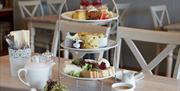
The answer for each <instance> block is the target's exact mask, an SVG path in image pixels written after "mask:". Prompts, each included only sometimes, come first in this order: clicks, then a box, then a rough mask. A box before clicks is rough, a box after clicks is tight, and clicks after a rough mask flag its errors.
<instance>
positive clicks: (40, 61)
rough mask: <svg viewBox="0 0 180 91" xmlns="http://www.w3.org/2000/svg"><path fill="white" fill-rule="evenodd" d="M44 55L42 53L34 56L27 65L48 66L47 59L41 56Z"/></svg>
mask: <svg viewBox="0 0 180 91" xmlns="http://www.w3.org/2000/svg"><path fill="white" fill-rule="evenodd" d="M41 57H42V56H41V55H35V56H33V57H32V59H31V61H29V62H28V63H27V64H26V67H27V68H36V69H37V68H46V67H48V63H50V61H49V62H47V61H45V59H42V58H41Z"/></svg>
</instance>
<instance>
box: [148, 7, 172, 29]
mask: <svg viewBox="0 0 180 91" xmlns="http://www.w3.org/2000/svg"><path fill="white" fill-rule="evenodd" d="M150 10H151V14H152V17H153V22H154V27H155V28H159V27H163V25H164V23H165V20H167V24H170V23H171V22H170V18H169V13H168V10H167V7H166V5H158V6H151V7H150Z"/></svg>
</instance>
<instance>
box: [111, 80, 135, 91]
mask: <svg viewBox="0 0 180 91" xmlns="http://www.w3.org/2000/svg"><path fill="white" fill-rule="evenodd" d="M111 88H112V91H134V88H135V87H134V86H133V85H132V84H129V83H125V82H119V83H114V84H112V87H111Z"/></svg>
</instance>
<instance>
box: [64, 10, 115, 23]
mask: <svg viewBox="0 0 180 91" xmlns="http://www.w3.org/2000/svg"><path fill="white" fill-rule="evenodd" d="M74 12H75V11H68V12H64V13H62V14H61V17H62V18H63V19H66V20H70V21H76V22H84V23H104V22H110V21H112V20H116V19H118V16H117V14H115V13H114V15H113V16H114V17H112V18H109V19H103V20H77V19H72V14H73V13H74Z"/></svg>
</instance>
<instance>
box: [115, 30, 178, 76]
mask: <svg viewBox="0 0 180 91" xmlns="http://www.w3.org/2000/svg"><path fill="white" fill-rule="evenodd" d="M122 39H124V40H125V42H126V44H127V45H128V47H129V48H130V50H131V52H132V53H133V55H134V56H135V58H136V60H137V61H138V63H139V65H140V67H141V68H142V71H143V72H144V73H146V74H151V75H152V72H151V70H152V69H153V68H154V67H156V66H157V65H158V64H159V63H160V62H162V61H163V59H164V58H166V57H167V56H168V55H169V53H171V52H172V51H173V50H174V49H175V48H176V47H178V46H180V33H173V32H162V31H151V30H144V29H135V28H126V27H119V28H118V31H117V41H118V43H119V47H118V49H117V50H118V53H117V54H118V55H120V50H121V41H122ZM134 41H143V42H145V43H146V42H151V43H160V44H166V45H167V46H166V47H165V48H164V49H163V50H162V51H161V52H160V53H159V54H158V55H157V56H156V57H155V58H154V59H153V60H152V61H151V62H149V63H147V62H146V61H145V59H144V57H143V55H142V54H141V52H140V51H139V49H140V48H139V49H138V48H137V46H136V45H135V43H134ZM150 55H151V54H150ZM117 59H118V60H119V59H120V57H119V56H118V57H117ZM116 63H117V65H116V68H118V67H119V61H117V62H116ZM173 77H174V78H177V79H180V49H179V52H178V57H177V60H176V65H175V69H174V73H173Z"/></svg>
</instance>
